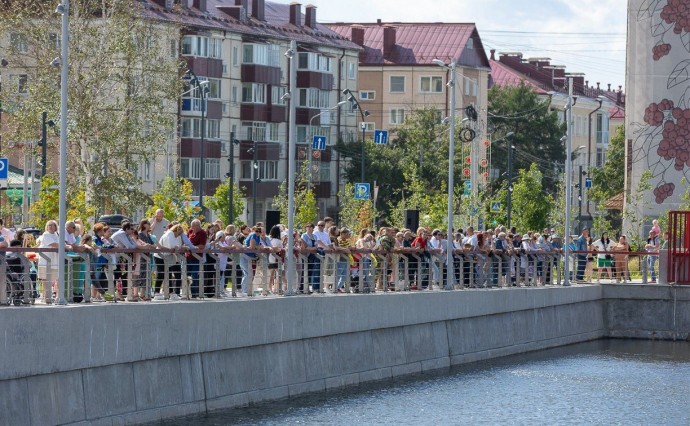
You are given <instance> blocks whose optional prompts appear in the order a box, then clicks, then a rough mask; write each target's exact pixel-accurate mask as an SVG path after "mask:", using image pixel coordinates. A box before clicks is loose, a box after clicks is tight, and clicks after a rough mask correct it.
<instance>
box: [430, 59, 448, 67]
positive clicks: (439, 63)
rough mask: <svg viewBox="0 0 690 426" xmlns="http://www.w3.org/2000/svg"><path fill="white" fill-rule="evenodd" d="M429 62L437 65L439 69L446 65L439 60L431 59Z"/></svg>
mask: <svg viewBox="0 0 690 426" xmlns="http://www.w3.org/2000/svg"><path fill="white" fill-rule="evenodd" d="M431 62H433V63H434V64H436V65H438V66H439V67H447V66H448V65H447V64H446V63H445V62H443V61H442V60H440V59H432V60H431Z"/></svg>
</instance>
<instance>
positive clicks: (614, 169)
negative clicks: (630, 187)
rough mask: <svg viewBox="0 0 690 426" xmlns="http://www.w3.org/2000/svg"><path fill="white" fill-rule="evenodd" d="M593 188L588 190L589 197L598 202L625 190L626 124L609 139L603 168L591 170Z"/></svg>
mask: <svg viewBox="0 0 690 426" xmlns="http://www.w3.org/2000/svg"><path fill="white" fill-rule="evenodd" d="M589 175H590V177H591V178H592V188H590V189H589V190H588V191H587V194H588V195H589V199H590V200H592V201H594V202H595V203H597V204H600V203H603V202H605V201H606V200H608V199H609V198H611V197H613V196H614V195H618V194H620V193H621V192H623V189H624V181H623V180H624V176H625V126H620V127H618V129H617V130H616V134H615V135H614V136H613V137H612V138H611V140H610V141H609V145H608V148H607V149H606V161H605V162H604V166H603V167H601V168H598V167H592V168H590V170H589Z"/></svg>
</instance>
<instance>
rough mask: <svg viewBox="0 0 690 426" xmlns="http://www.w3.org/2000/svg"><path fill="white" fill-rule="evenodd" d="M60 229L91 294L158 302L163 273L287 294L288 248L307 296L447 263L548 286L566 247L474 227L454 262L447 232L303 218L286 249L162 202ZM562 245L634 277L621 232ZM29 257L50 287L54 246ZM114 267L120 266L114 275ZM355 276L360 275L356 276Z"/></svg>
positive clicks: (17, 242) (196, 290)
mask: <svg viewBox="0 0 690 426" xmlns="http://www.w3.org/2000/svg"><path fill="white" fill-rule="evenodd" d="M655 226H657V227H656V228H653V229H652V231H650V239H649V240H648V242H647V245H646V246H645V248H646V250H648V251H650V252H657V251H658V249H659V247H660V244H659V238H658V237H659V235H658V233H659V232H660V231H659V229H658V225H657V224H655ZM65 229H66V236H65V242H66V251H67V252H70V253H80V254H82V255H83V254H86V255H88V256H89V258H90V262H89V264H90V271H84V274H89V275H90V278H91V280H90V281H91V288H90V299H91V301H94V302H99V301H104V300H106V299H107V298H109V297H110V296H113V295H110V294H108V289H109V284H110V285H112V283H113V282H114V283H115V287H116V294H115V295H114V296H113V297H116V298H119V299H122V300H128V301H140V300H143V301H148V300H151V299H153V300H162V299H164V297H165V295H164V294H163V292H162V288H163V283H164V282H167V283H168V285H169V298H170V300H180V298H181V297H182V296H183V294H181V292H182V289H183V288H184V287H185V286H184V285H183V283H184V281H183V280H185V279H188V280H189V294H185V295H184V296H188V297H191V298H197V297H200V296H208V297H212V296H218V295H221V296H222V295H226V291H227V290H226V289H227V285H228V284H231V285H233V286H234V290H235V292H236V294H239V295H246V292H247V291H248V289H249V288H251V286H250V281H249V280H252V279H253V277H254V275H255V274H256V273H257V272H258V271H264V270H266V271H268V272H267V274H268V277H267V280H266V282H267V283H268V285H267V286H265V288H261V291H263V292H264V293H266V294H268V293H272V294H282V293H284V292H285V291H286V281H287V279H286V273H285V262H286V256H288V255H289V253H292V254H293V255H294V256H295V258H294V259H295V274H296V275H295V282H296V283H297V288H296V290H297V292H301V293H309V294H311V293H312V292H319V291H323V290H327V291H331V292H344V291H345V286H346V284H347V283H350V285H353V286H355V289H356V290H359V289H363V291H366V292H369V291H375V290H381V289H384V288H385V289H390V290H395V289H399V287H397V286H396V282H395V281H396V280H398V281H399V280H403V279H407V281H408V282H409V283H410V284H409V288H410V289H427V288H436V287H440V286H445V285H446V284H447V278H448V274H449V271H453V272H450V273H452V274H453V275H454V278H455V280H454V282H455V283H458V284H459V285H462V286H465V287H472V286H519V285H535V286H536V285H546V284H550V283H552V282H553V281H554V277H553V275H554V271H555V270H556V266H557V265H558V263H559V261H560V260H561V255H562V254H563V242H562V239H561V237H560V236H559V235H557V234H556V232H555V231H554V229H549V228H547V229H544V230H543V231H542V232H532V231H529V232H526V233H524V234H520V233H518V232H517V229H515V228H514V227H513V228H510V229H507V228H506V227H504V226H498V227H496V228H495V229H492V230H485V231H475V230H474V229H473V227H471V226H469V227H467V228H465V229H464V230H463V229H458V230H455V231H454V232H453V234H452V235H451V238H452V239H451V246H452V250H453V254H454V256H453V258H454V259H455V263H454V264H453V265H452V268H448V267H446V262H447V260H446V253H447V250H448V237H449V236H448V235H447V233H446V232H444V230H441V229H433V230H431V229H427V228H424V227H420V228H418V229H416V230H411V229H402V228H401V229H399V228H396V227H381V228H379V229H378V230H374V229H361V230H358V231H357V232H355V231H354V230H350V229H348V228H347V227H339V226H337V224H336V223H335V221H334V220H333V219H332V218H330V217H325V218H323V219H322V220H318V221H316V223H311V222H310V223H305V224H303V225H302V229H303V231H302V232H300V231H297V230H295V231H294V234H293V236H294V239H293V241H294V246H293V247H292V250H290V247H288V246H287V244H288V230H287V229H286V227H285V226H283V225H280V224H279V225H274V226H272V227H271V228H270V229H268V230H267V229H266V227H265V226H264V224H263V223H257V224H255V225H254V226H248V225H241V226H235V225H227V226H225V225H224V224H223V223H222V222H221V221H220V220H217V221H215V222H212V223H207V224H202V223H201V221H199V220H198V219H194V220H192V221H191V222H190V223H189V226H187V225H186V224H183V223H178V222H176V221H169V220H168V219H166V218H165V217H164V213H163V211H162V210H158V211H156V213H155V215H154V216H153V217H152V218H150V219H142V220H141V221H139V222H138V223H136V224H135V223H130V222H128V221H125V222H123V223H121V225H120V227H119V229H116V230H114V229H113V228H111V227H110V226H109V225H107V224H105V223H96V224H94V225H93V227H92V229H91V232H88V233H87V232H85V229H86V228H85V226H84V224H83V223H82V221H80V220H79V219H76V220H72V221H68V222H67V223H66V225H65ZM9 232H11V231H9V230H8V229H7V228H4V227H3V226H2V221H0V240H2V241H0V247H2V245H3V244H5V245H7V242H6V241H11V244H10V245H13V246H24V247H34V246H35V247H39V248H55V247H57V246H58V225H57V222H55V221H53V220H51V221H48V222H47V224H46V226H45V232H44V233H43V234H42V235H40V237H39V238H38V239H37V240H35V241H34V239H33V236H32V235H31V234H29V233H26V232H25V231H23V230H18V231H17V232H16V234H14V233H13V234H12V235H10V234H9ZM568 244H570V250H572V251H575V252H576V254H575V255H574V258H573V260H575V262H573V264H574V266H573V268H576V271H575V273H574V278H575V280H577V281H582V282H585V281H586V282H592V280H593V279H594V276H593V271H594V259H596V270H597V273H596V278H597V281H600V279H601V276H602V275H604V277H605V278H606V276H608V278H609V279H610V280H614V279H616V280H618V281H623V282H626V281H629V280H630V275H629V271H628V268H627V264H628V256H629V255H628V253H629V251H630V245H629V243H628V242H627V239H626V237H625V236H624V235H621V236H620V238H619V239H618V242H614V241H612V240H610V239H609V237H608V235H607V234H606V233H603V234H601V235H600V237H599V238H598V239H596V240H593V239H592V238H591V237H590V235H589V230H588V229H584V230H583V231H582V235H580V236H579V237H577V238H572V237H571V238H570V239H569V242H568ZM111 248H120V249H144V250H132V252H131V253H128V254H127V255H123V253H115V252H112V251H109V250H107V249H111ZM195 249H207V251H206V252H202V251H198V250H195ZM208 250H210V251H212V252H213V254H212V255H211V254H209V253H208ZM233 252H242V253H243V255H242V256H239V261H237V257H235V258H234V259H235V260H233V256H232V255H231V253H233ZM151 253H153V255H152V256H149V254H151ZM181 256H184V262H182V261H181ZM125 257H126V258H127V259H126V260H125V261H123V258H125ZM36 258H37V262H36V265H37V268H36V272H37V278H38V279H39V280H41V281H42V282H43V283H46V284H44V285H48V286H51V284H52V287H54V286H55V282H56V280H57V276H58V261H57V253H55V252H53V253H44V254H43V255H41V256H37V257H36ZM647 261H648V262H649V267H650V272H651V277H652V282H655V281H656V274H655V269H654V266H655V262H656V256H655V255H650V256H648V259H647ZM183 263H184V266H185V268H186V269H183ZM112 265H114V266H115V267H114V270H112V274H113V275H112V276H111V277H110V279H109V276H108V273H109V272H111V270H110V269H109V268H110V267H111V266H112ZM404 265H406V267H404ZM183 270H186V276H184V277H183V276H182V275H183ZM233 277H239V279H237V280H235V281H239V282H237V283H232V281H233ZM325 277H328V279H325ZM360 280H363V281H362V283H361V285H358V284H359V281H360ZM324 286H326V287H328V288H324ZM85 291H88V290H85Z"/></svg>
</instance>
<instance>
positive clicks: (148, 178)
mask: <svg viewBox="0 0 690 426" xmlns="http://www.w3.org/2000/svg"><path fill="white" fill-rule="evenodd" d="M144 181H145V182H150V181H151V161H150V160H146V161H144Z"/></svg>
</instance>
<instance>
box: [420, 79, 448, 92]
mask: <svg viewBox="0 0 690 426" xmlns="http://www.w3.org/2000/svg"><path fill="white" fill-rule="evenodd" d="M419 90H420V91H421V92H422V93H443V78H442V77H420V89H419Z"/></svg>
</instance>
